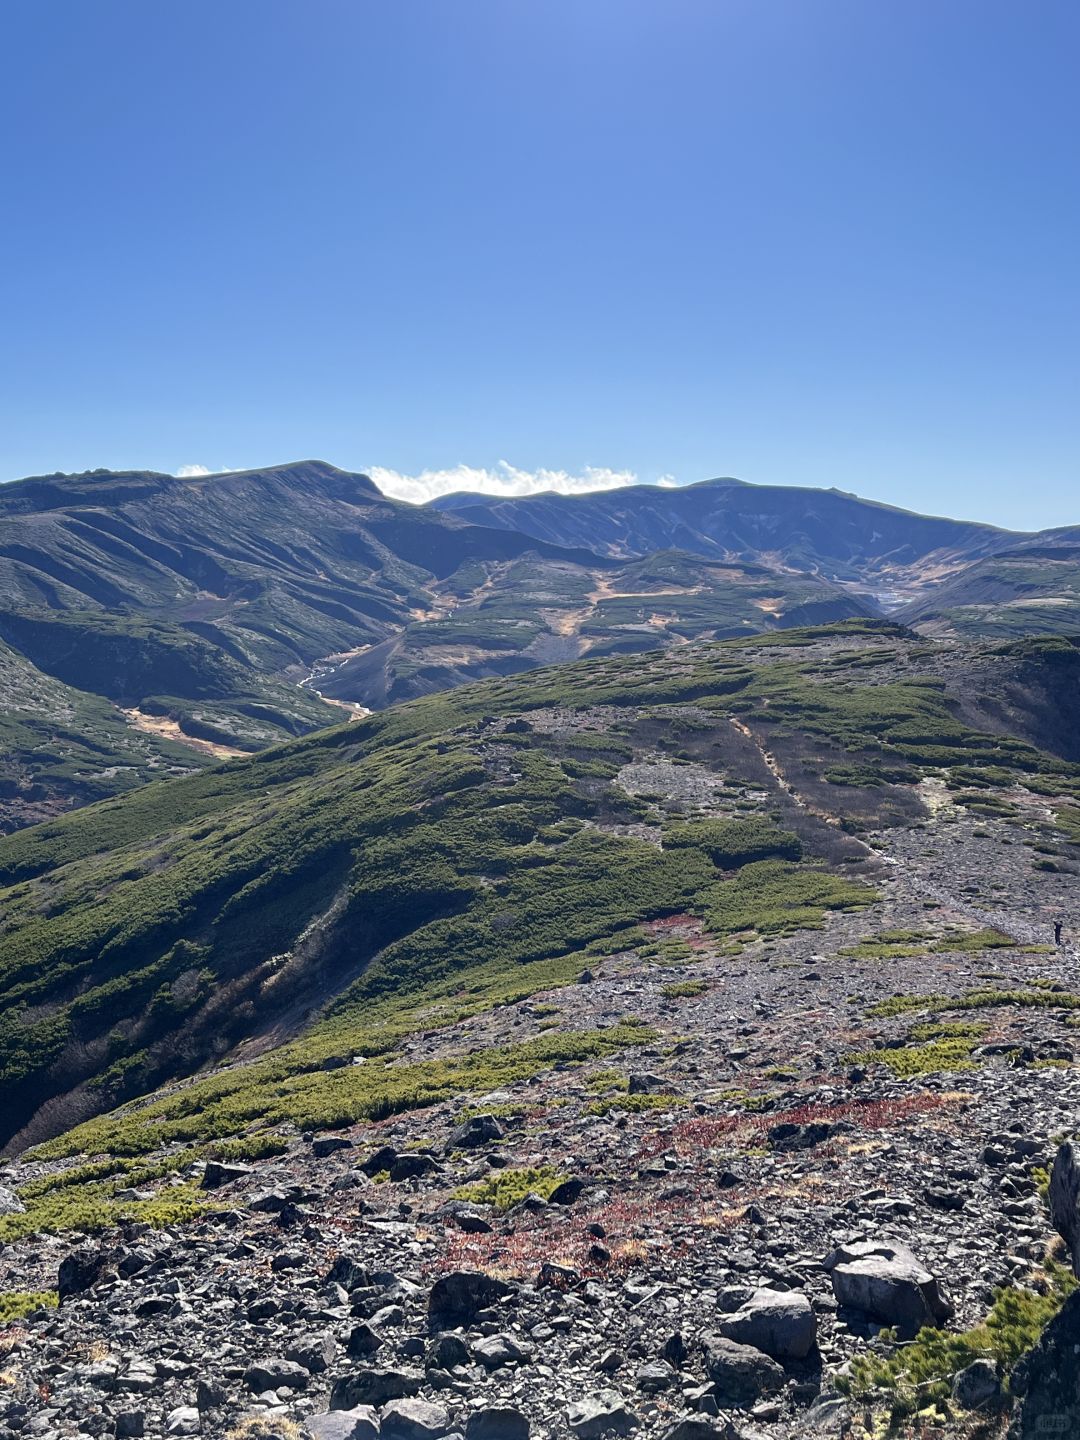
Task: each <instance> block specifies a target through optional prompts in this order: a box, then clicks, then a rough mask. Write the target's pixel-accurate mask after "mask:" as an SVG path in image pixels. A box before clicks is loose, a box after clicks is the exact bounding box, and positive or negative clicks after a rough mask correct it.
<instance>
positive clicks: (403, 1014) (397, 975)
mask: <svg viewBox="0 0 1080 1440" xmlns="http://www.w3.org/2000/svg"><path fill="white" fill-rule="evenodd" d="M986 661H987V657H986V655H985V654H983V653H982V652H978V651H974V652H970V653H969V652H965V651H958V650H955V649H951V650H945V651H939V650H937V649H936V648H935V647H933V646H929V645H926V644H925V643H924V642H920V641H919V640H917V638H915V637H912V636H910V635H908V634H905V633H904V632H900V631H897V630H895V629H894V628H892V627H887V626H880V625H874V624H866V623H862V624H859V623H852V624H849V625H847V626H841V627H835V628H833V629H824V630H819V631H813V630H809V631H796V632H791V633H790V634H788V635H776V636H774V637H770V638H769V639H767V640H759V641H741V642H733V643H729V644H721V645H717V646H712V647H702V648H700V649H698V648H695V649H693V650H683V651H672V652H668V653H666V654H659V653H653V654H650V655H649V656H647V657H634V658H633V659H618V658H615V659H601V660H592V661H584V662H579V663H578V664H576V665H572V666H566V667H559V668H553V669H549V670H542V671H539V672H536V673H535V674H532V675H529V676H523V677H517V678H515V679H510V680H498V681H491V682H487V683H485V684H481V685H477V686H471V687H466V688H463V689H460V690H457V691H454V692H452V693H449V694H442V695H437V696H433V697H430V698H426V699H422V700H419V701H416V702H414V703H412V704H409V705H405V706H401V707H398V708H396V709H394V710H391V711H388V712H385V713H383V714H381V715H374V716H371V717H369V718H367V719H365V720H362V721H359V722H353V723H349V724H346V725H343V726H339V727H338V728H336V729H334V730H331V731H326V732H324V733H322V734H320V735H318V736H314V737H311V738H309V739H305V740H301V741H297V742H294V743H292V744H290V745H286V746H284V747H279V748H277V749H275V750H271V751H267V752H264V753H263V754H261V755H258V756H256V757H253V758H252V759H249V760H238V761H233V762H230V763H228V764H226V765H223V766H221V767H218V768H215V769H213V770H211V771H208V772H206V773H204V774H202V775H199V776H194V777H191V778H189V779H185V780H181V781H177V782H173V783H168V784H160V785H157V784H155V785H150V786H147V787H145V788H143V789H142V790H139V791H137V792H135V793H134V794H132V795H129V796H126V797H124V798H123V799H121V800H117V801H110V802H106V803H105V804H102V805H98V806H95V807H93V808H92V809H90V810H87V811H83V812H81V813H79V814H77V815H73V816H70V817H68V818H66V819H64V820H61V821H57V822H54V823H51V824H48V825H43V826H39V827H37V828H35V829H33V830H28V831H25V832H23V833H22V834H20V835H15V836H11V837H9V838H8V839H7V840H5V841H3V842H2V843H0V879H2V881H3V885H4V888H3V890H2V892H0V903H2V906H3V914H4V917H5V918H4V927H3V932H2V934H0V1002H2V1019H0V1085H2V1091H3V1095H4V1099H5V1107H4V1115H5V1125H6V1129H5V1132H4V1138H5V1139H11V1138H12V1137H17V1136H18V1137H21V1138H20V1141H19V1143H21V1142H22V1141H23V1140H26V1139H40V1138H42V1137H43V1136H45V1135H48V1134H51V1133H55V1132H57V1131H59V1130H62V1129H64V1128H66V1127H67V1126H68V1125H70V1124H71V1123H73V1122H74V1121H77V1120H80V1119H82V1118H83V1117H84V1116H87V1115H91V1114H93V1113H94V1112H96V1111H99V1110H103V1109H107V1108H109V1107H110V1106H112V1105H115V1104H116V1103H117V1102H120V1101H123V1100H125V1099H126V1098H128V1097H130V1096H134V1095H137V1094H140V1093H142V1092H144V1091H146V1090H147V1089H149V1088H150V1087H151V1086H153V1085H155V1084H157V1083H159V1082H161V1081H163V1080H165V1079H167V1078H169V1077H172V1076H178V1075H184V1074H189V1073H191V1072H192V1071H194V1070H195V1069H196V1068H198V1066H200V1065H201V1064H203V1063H204V1062H205V1061H207V1060H208V1059H213V1058H215V1057H220V1056H222V1055H224V1054H225V1053H226V1052H227V1051H228V1050H229V1049H230V1048H231V1047H232V1046H234V1045H236V1044H238V1043H239V1042H241V1041H244V1040H245V1039H251V1038H253V1037H262V1038H261V1040H260V1043H261V1044H263V1045H270V1044H273V1043H277V1042H280V1041H283V1040H287V1039H288V1038H289V1037H290V1036H292V1035H296V1034H300V1033H301V1032H302V1038H300V1039H297V1040H295V1041H293V1042H292V1043H291V1044H290V1045H288V1046H287V1047H286V1048H285V1049H284V1050H280V1049H279V1050H277V1051H275V1053H274V1054H273V1056H272V1057H271V1058H269V1059H267V1060H264V1061H261V1062H259V1063H258V1064H256V1065H255V1066H253V1067H247V1068H244V1069H241V1070H238V1071H233V1072H230V1073H229V1075H228V1076H227V1077H225V1078H222V1079H219V1080H212V1081H208V1082H206V1083H207V1085H209V1087H210V1088H209V1089H208V1090H202V1089H199V1088H198V1087H196V1090H194V1091H192V1090H189V1091H185V1092H183V1093H182V1095H181V1096H178V1097H177V1098H176V1099H175V1100H172V1101H170V1100H165V1101H162V1102H160V1103H159V1105H158V1106H157V1107H156V1108H155V1110H154V1113H153V1115H152V1116H150V1115H148V1116H146V1117H143V1118H142V1119H140V1120H139V1121H138V1122H137V1123H135V1126H134V1131H139V1129H140V1126H142V1125H144V1124H146V1125H150V1126H151V1128H152V1129H153V1130H154V1136H155V1140H156V1139H160V1135H161V1133H162V1127H165V1133H167V1134H170V1135H175V1138H200V1137H201V1138H202V1139H204V1140H205V1139H207V1138H221V1137H222V1136H225V1135H227V1136H234V1135H236V1134H237V1133H239V1132H242V1131H243V1130H245V1129H246V1128H247V1127H248V1126H250V1125H252V1124H254V1125H256V1126H264V1127H265V1126H267V1125H270V1124H273V1123H277V1122H280V1121H281V1120H282V1119H283V1118H287V1117H289V1116H292V1117H293V1118H296V1119H298V1120H302V1122H303V1123H305V1124H310V1125H319V1124H329V1123H334V1121H335V1119H336V1118H338V1117H340V1115H341V1114H342V1113H344V1112H349V1113H351V1110H352V1109H353V1108H355V1107H360V1108H359V1110H358V1112H357V1113H367V1110H366V1109H365V1107H370V1106H372V1105H378V1104H382V1103H384V1101H383V1100H380V1099H379V1096H380V1095H384V1091H385V1086H384V1087H383V1088H382V1089H380V1084H379V1083H377V1081H376V1080H375V1079H373V1078H372V1076H373V1074H374V1073H375V1072H364V1071H362V1068H361V1069H356V1068H355V1067H351V1066H349V1067H346V1068H345V1069H344V1070H342V1071H340V1072H339V1071H338V1070H337V1069H334V1068H331V1069H327V1068H326V1067H327V1066H328V1065H331V1066H336V1065H337V1064H338V1063H339V1062H340V1061H341V1060H342V1059H348V1058H349V1057H350V1056H352V1055H356V1054H358V1053H359V1054H363V1053H371V1054H376V1053H384V1052H385V1051H386V1050H388V1049H391V1050H392V1049H393V1045H394V1041H395V1037H396V1036H397V1035H399V1034H400V1033H401V1028H402V1027H403V1026H404V1027H405V1028H406V1029H407V1028H409V1027H411V1026H413V1027H414V1026H415V1024H416V1023H417V1021H416V1014H417V1013H423V1014H424V1015H425V1016H426V1017H427V1019H426V1021H425V1023H429V1024H430V1023H437V1019H436V1016H434V1015H432V1014H431V1012H430V1007H431V1006H433V1005H434V1006H436V1007H442V1009H444V1010H445V1009H447V1007H449V1009H451V1010H453V1009H460V1007H461V1006H462V1005H466V1006H467V1005H468V1004H470V1003H474V1002H475V1003H480V1000H481V999H483V997H485V996H486V997H488V1002H490V1000H491V999H492V998H493V997H495V998H497V997H498V996H499V995H500V994H503V993H506V992H510V991H518V990H521V989H522V988H523V987H524V989H525V990H526V991H527V989H528V987H529V985H530V984H535V985H536V986H538V987H539V986H540V985H542V984H547V983H551V975H552V967H555V968H556V969H559V968H560V967H562V969H565V970H568V971H571V972H572V971H573V970H575V969H580V968H581V967H582V966H583V965H585V964H586V963H587V956H588V951H589V948H590V946H596V945H599V946H601V947H605V946H611V945H615V946H618V945H619V944H620V943H621V939H622V938H623V937H625V936H627V935H629V934H631V933H632V932H633V930H634V927H636V926H637V925H639V924H640V923H641V922H642V921H645V920H648V919H651V918H655V917H659V916H664V915H670V914H674V913H678V912H686V911H689V912H691V913H693V914H696V915H699V916H701V917H703V919H704V920H705V922H706V924H707V925H708V927H709V928H710V930H711V931H712V933H713V934H714V935H716V936H719V937H726V939H727V941H728V943H730V944H732V945H734V946H737V945H738V944H739V943H740V939H741V937H745V936H746V935H747V934H750V933H779V932H783V931H785V930H786V929H789V928H791V927H798V926H804V925H813V924H815V923H816V922H817V920H818V919H819V918H820V916H821V914H822V913H823V910H824V909H826V908H830V907H837V906H839V907H849V906H853V905H854V906H859V905H865V904H867V903H870V902H871V901H872V899H873V892H872V889H871V888H870V885H871V884H872V871H873V864H872V857H870V856H869V852H868V851H867V850H866V849H865V847H864V846H862V845H861V844H860V843H859V841H858V839H857V834H858V832H859V831H860V830H861V829H862V828H864V827H866V826H869V825H879V824H895V823H901V824H903V823H907V822H908V821H909V820H911V819H915V818H918V816H919V814H920V813H921V806H920V803H919V801H918V799H917V798H916V796H915V793H914V792H913V790H912V788H911V787H912V783H913V782H915V781H917V780H918V779H919V778H920V776H923V775H927V774H930V775H941V776H944V777H945V778H946V780H947V781H948V783H950V784H952V785H954V786H955V787H956V788H958V789H959V788H962V787H964V786H966V785H969V784H970V779H969V777H970V776H971V774H973V773H977V772H978V771H979V770H980V769H984V770H985V769H987V768H989V769H990V770H991V771H992V772H993V773H996V774H998V775H1006V776H1009V775H1012V776H1015V777H1016V779H1017V780H1022V781H1023V782H1024V784H1025V785H1026V786H1029V787H1035V788H1040V787H1041V788H1042V789H1043V790H1044V791H1045V792H1046V793H1051V794H1055V795H1062V796H1070V795H1072V796H1074V797H1075V796H1080V770H1078V769H1077V768H1076V767H1075V766H1072V765H1070V764H1069V763H1067V762H1066V761H1065V760H1063V759H1060V758H1058V757H1056V756H1054V755H1052V754H1049V753H1046V752H1045V751H1041V750H1039V749H1038V748H1036V746H1035V745H1033V744H1032V743H1030V740H1036V741H1038V740H1039V739H1040V738H1042V737H1041V736H1040V733H1039V727H1040V724H1041V720H1040V717H1039V715H1037V714H1031V715H1029V716H1027V717H1026V719H1025V720H1024V722H1023V726H1022V727H1021V728H1022V729H1023V730H1024V731H1026V733H1027V734H1028V735H1029V737H1030V739H1025V738H1018V736H1017V735H1005V734H993V733H988V732H982V731H980V730H978V729H976V728H974V727H973V726H972V724H971V723H970V722H969V721H967V720H965V719H962V718H960V713H959V704H958V698H957V697H958V696H959V695H960V694H961V693H963V694H964V695H965V696H966V700H967V703H968V704H969V706H970V704H971V703H973V694H974V691H975V689H976V688H977V687H978V686H980V685H985V684H992V685H994V686H996V687H997V688H998V691H999V692H1000V693H1004V687H1005V684H1006V681H1007V678H1008V676H1009V675H1010V674H1011V673H1013V672H1016V673H1019V672H1020V671H1021V670H1022V669H1024V670H1026V672H1027V673H1028V674H1029V675H1030V673H1031V672H1032V671H1033V669H1038V668H1039V667H1044V668H1049V669H1056V670H1058V671H1063V672H1064V673H1065V675H1066V683H1068V684H1071V685H1073V686H1076V685H1077V684H1078V683H1080V681H1078V677H1080V652H1078V651H1075V650H1074V649H1072V647H1068V646H1066V647H1064V648H1063V647H1062V646H1061V645H1060V642H1047V643H1046V644H1044V645H1043V646H1041V647H1040V646H1039V645H1038V644H1035V645H1032V644H1031V643H1030V642H1029V643H1027V644H1026V646H1025V647H1023V649H1022V653H1021V652H1020V651H1010V650H1003V651H1001V652H999V653H998V654H997V655H995V656H993V657H992V664H990V665H987V663H986ZM1047 733H1050V732H1049V731H1048V732H1047ZM771 756H781V757H783V765H784V767H785V770H786V774H785V775H780V774H778V773H777V770H776V768H775V767H776V762H775V760H772V761H771V765H772V766H773V767H774V768H770V757H771ZM826 814H828V816H829V817H833V816H839V817H840V818H841V819H843V821H844V825H843V826H840V827H838V826H836V825H834V824H830V823H826V820H825V818H822V817H823V816H824V815H826ZM845 830H846V831H848V832H850V833H845ZM320 1017H321V1018H320ZM312 1022H314V1023H312ZM414 1079H415V1080H416V1083H417V1084H420V1083H421V1081H423V1084H427V1083H428V1082H429V1081H430V1082H431V1083H437V1081H438V1076H437V1075H435V1076H426V1077H425V1076H421V1077H419V1078H417V1077H414ZM270 1080H273V1086H271V1087H269V1088H268V1082H269V1081H270ZM410 1083H411V1082H410ZM282 1086H283V1087H284V1088H283V1089H282V1088H281V1087H282ZM372 1087H374V1088H372ZM406 1090H407V1091H408V1086H406ZM408 1093H412V1092H411V1091H409V1092H408ZM97 1123H102V1124H106V1125H108V1124H112V1123H113V1122H97ZM116 1123H118V1124H120V1126H121V1130H122V1131H123V1135H121V1134H120V1133H119V1132H110V1135H111V1140H110V1144H113V1145H116V1144H121V1143H122V1144H124V1145H126V1146H128V1147H129V1148H131V1147H132V1146H133V1147H134V1148H135V1149H139V1148H140V1147H144V1145H145V1146H148V1145H149V1140H148V1139H147V1137H146V1136H143V1139H138V1138H137V1137H136V1136H135V1134H134V1132H133V1131H131V1124H132V1122H130V1121H129V1120H127V1119H125V1120H123V1121H121V1122H116ZM27 1126H29V1127H30V1128H29V1129H25V1128H24V1127H27ZM170 1127H172V1128H170ZM125 1137H126V1138H125Z"/></svg>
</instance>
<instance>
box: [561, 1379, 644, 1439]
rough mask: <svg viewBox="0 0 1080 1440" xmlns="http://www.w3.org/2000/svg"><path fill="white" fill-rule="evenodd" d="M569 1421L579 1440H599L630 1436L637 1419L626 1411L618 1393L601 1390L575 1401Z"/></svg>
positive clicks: (568, 1415)
mask: <svg viewBox="0 0 1080 1440" xmlns="http://www.w3.org/2000/svg"><path fill="white" fill-rule="evenodd" d="M566 1421H567V1424H568V1425H569V1426H570V1429H571V1430H572V1431H573V1432H574V1434H575V1435H577V1436H578V1437H579V1440H599V1437H600V1436H601V1435H629V1434H630V1432H631V1431H632V1430H633V1429H634V1427H635V1426H636V1425H637V1416H636V1415H635V1414H634V1412H633V1411H632V1410H628V1409H627V1408H626V1402H625V1400H624V1399H623V1397H622V1396H621V1395H620V1394H619V1392H618V1391H617V1390H600V1391H598V1392H597V1393H596V1394H595V1395H585V1396H583V1397H582V1399H580V1400H577V1401H575V1402H574V1404H573V1405H571V1406H570V1407H569V1409H568V1410H567V1412H566Z"/></svg>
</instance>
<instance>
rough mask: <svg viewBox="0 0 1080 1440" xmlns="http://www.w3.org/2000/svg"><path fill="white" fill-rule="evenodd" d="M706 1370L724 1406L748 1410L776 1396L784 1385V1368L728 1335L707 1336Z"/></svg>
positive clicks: (750, 1346)
mask: <svg viewBox="0 0 1080 1440" xmlns="http://www.w3.org/2000/svg"><path fill="white" fill-rule="evenodd" d="M702 1344H703V1345H704V1347H705V1370H706V1373H707V1374H708V1377H709V1379H710V1380H711V1381H712V1382H713V1384H714V1385H715V1387H716V1399H717V1401H718V1402H719V1404H720V1405H721V1406H724V1405H734V1406H738V1407H740V1408H742V1409H746V1408H748V1407H749V1406H751V1405H755V1404H757V1402H758V1401H759V1400H760V1399H761V1398H762V1396H764V1395H774V1394H775V1393H776V1391H777V1390H779V1389H780V1387H781V1386H782V1385H783V1383H784V1379H785V1376H784V1371H783V1367H782V1366H780V1365H778V1364H777V1363H776V1361H775V1360H773V1359H771V1358H770V1356H768V1355H765V1354H763V1353H762V1351H760V1350H755V1349H754V1347H753V1346H752V1345H740V1344H739V1343H738V1341H736V1340H729V1339H728V1337H727V1336H726V1335H706V1336H705V1338H704V1340H703V1341H702Z"/></svg>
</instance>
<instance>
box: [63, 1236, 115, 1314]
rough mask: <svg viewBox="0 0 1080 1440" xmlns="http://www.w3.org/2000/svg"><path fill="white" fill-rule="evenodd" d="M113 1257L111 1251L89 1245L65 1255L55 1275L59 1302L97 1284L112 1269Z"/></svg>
mask: <svg viewBox="0 0 1080 1440" xmlns="http://www.w3.org/2000/svg"><path fill="white" fill-rule="evenodd" d="M115 1258H116V1257H115V1256H114V1255H113V1254H112V1252H111V1251H108V1250H97V1249H94V1248H92V1247H91V1246H89V1245H88V1246H84V1247H83V1248H82V1249H80V1250H73V1251H72V1253H71V1254H70V1255H65V1257H64V1259H63V1260H61V1262H60V1269H59V1271H58V1272H57V1277H56V1289H57V1294H58V1295H59V1297H60V1303H61V1304H63V1302H64V1301H65V1300H67V1299H69V1298H70V1297H71V1296H72V1295H81V1294H82V1293H83V1291H84V1290H90V1289H92V1288H93V1287H94V1286H95V1285H97V1284H99V1283H100V1281H102V1280H103V1279H104V1278H105V1276H106V1275H107V1274H108V1273H109V1271H110V1270H111V1269H112V1267H113V1265H114V1263H115Z"/></svg>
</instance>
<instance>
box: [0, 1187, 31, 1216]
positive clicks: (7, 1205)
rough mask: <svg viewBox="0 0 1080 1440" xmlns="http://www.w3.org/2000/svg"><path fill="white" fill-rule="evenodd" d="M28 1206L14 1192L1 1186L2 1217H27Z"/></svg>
mask: <svg viewBox="0 0 1080 1440" xmlns="http://www.w3.org/2000/svg"><path fill="white" fill-rule="evenodd" d="M25 1214H26V1206H25V1205H24V1204H23V1202H22V1201H21V1200H20V1199H19V1197H18V1195H16V1194H15V1191H14V1190H8V1189H7V1188H6V1186H4V1185H0V1215H25Z"/></svg>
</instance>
